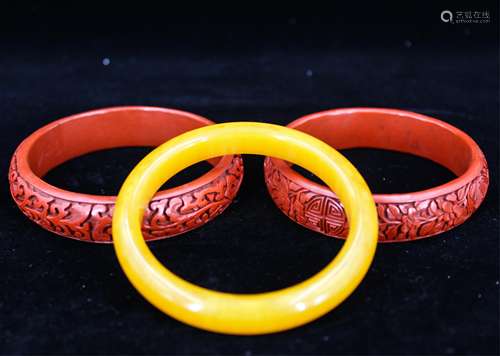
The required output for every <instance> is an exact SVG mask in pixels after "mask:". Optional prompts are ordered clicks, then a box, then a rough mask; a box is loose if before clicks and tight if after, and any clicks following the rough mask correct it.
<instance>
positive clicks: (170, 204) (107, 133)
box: [9, 107, 243, 242]
mask: <svg viewBox="0 0 500 356" xmlns="http://www.w3.org/2000/svg"><path fill="white" fill-rule="evenodd" d="M212 124H213V122H212V121H210V120H208V119H205V118H203V117H200V116H197V115H194V114H191V113H187V112H183V111H178V110H172V109H163V108H155V107H115V108H107V109H101V110H94V111H89V112H85V113H81V114H77V115H73V116H69V117H66V118H63V119H60V120H56V121H54V122H51V123H50V124H48V125H46V126H44V127H42V128H40V129H38V130H37V131H35V132H34V133H33V134H31V135H30V136H29V137H27V138H26V139H25V140H24V141H23V142H22V143H21V144H20V145H19V147H18V148H17V149H16V151H15V153H14V155H13V156H12V160H11V164H10V169H9V182H10V191H11V194H12V197H13V198H14V201H15V202H16V204H17V205H18V206H19V208H20V209H21V211H22V212H23V213H24V214H25V215H26V216H27V217H28V218H30V219H31V220H33V221H34V222H36V223H37V224H39V225H40V226H42V227H43V228H45V229H47V230H49V231H52V232H54V233H56V234H58V235H61V236H66V237H70V238H73V239H77V240H82V241H88V242H111V241H112V237H111V219H112V214H113V210H114V203H115V199H116V197H114V196H100V195H91V194H81V193H76V192H70V191H65V190H62V189H59V188H57V187H54V186H52V185H50V184H48V183H46V182H45V181H43V180H42V179H41V177H43V176H44V174H46V173H47V172H48V171H49V170H51V169H52V168H54V167H55V166H57V165H59V164H61V163H63V162H65V161H67V160H69V159H72V158H74V157H77V156H80V155H83V154H85V153H89V152H93V151H97V150H103V149H111V148H116V147H131V146H157V145H159V144H161V143H163V142H165V141H166V140H168V139H170V138H172V137H175V136H177V135H179V134H181V133H183V132H186V131H189V130H192V129H195V128H198V127H202V126H207V125H212ZM209 163H210V164H211V165H212V166H213V168H212V169H211V170H210V171H209V172H207V173H206V174H204V175H202V176H201V177H199V178H197V179H195V180H193V181H192V182H189V183H187V184H184V185H181V186H179V187H175V188H172V189H168V190H165V191H161V192H159V193H158V194H157V195H156V196H155V197H154V198H153V200H152V201H151V202H149V204H148V206H147V209H146V212H145V216H144V222H143V233H144V237H145V239H146V240H155V239H160V238H165V237H169V236H173V235H177V234H181V233H184V232H186V231H189V230H192V229H194V228H197V227H198V226H201V225H203V224H204V223H206V222H207V221H210V220H211V219H213V218H214V217H216V216H217V215H218V214H220V213H221V212H222V211H224V209H225V208H226V207H227V206H228V205H229V204H230V203H231V201H232V199H233V198H234V196H235V195H236V193H237V191H238V189H239V186H240V184H241V180H242V178H243V162H242V160H241V157H240V156H224V157H221V158H214V159H212V160H210V161H209Z"/></svg>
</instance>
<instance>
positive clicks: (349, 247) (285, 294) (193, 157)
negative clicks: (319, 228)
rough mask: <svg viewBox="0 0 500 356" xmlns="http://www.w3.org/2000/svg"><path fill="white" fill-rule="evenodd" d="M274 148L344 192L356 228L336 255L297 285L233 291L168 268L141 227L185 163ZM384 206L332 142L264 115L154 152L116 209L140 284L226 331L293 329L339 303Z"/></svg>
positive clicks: (130, 271) (364, 259) (189, 316)
mask: <svg viewBox="0 0 500 356" xmlns="http://www.w3.org/2000/svg"><path fill="white" fill-rule="evenodd" d="M237 153H248V154H261V155H272V156H275V157H279V158H281V159H286V160H288V161H290V162H294V163H296V164H298V165H300V166H302V167H304V168H306V169H309V170H310V171H312V172H313V173H315V174H316V175H317V176H318V177H321V178H322V179H323V180H324V181H325V182H326V183H327V184H328V185H329V186H331V187H332V188H333V189H335V191H336V192H337V193H338V196H339V198H340V199H341V200H342V202H343V203H344V206H345V210H346V214H347V216H348V217H349V221H350V223H351V228H350V230H349V235H348V237H347V240H346V242H345V244H344V246H343V247H342V249H341V251H340V252H339V254H338V255H337V256H336V257H335V259H334V260H333V261H332V262H331V263H330V264H328V265H327V266H326V267H325V268H324V269H323V270H322V271H321V272H319V273H317V274H316V275H314V276H313V277H311V278H309V279H308V280H306V281H304V282H302V283H299V284H297V285H295V286H292V287H288V288H285V289H282V290H277V291H273V292H268V293H260V294H231V293H221V292H216V291H213V290H209V289H205V288H202V287H199V286H196V285H194V284H191V283H189V282H187V281H185V280H183V279H181V278H180V277H178V276H176V275H175V274H173V273H172V272H170V271H169V270H167V269H166V268H165V267H164V266H163V265H162V264H161V263H160V262H159V261H158V260H157V259H156V258H155V257H154V255H153V254H152V253H151V251H150V250H149V248H148V246H147V244H146V243H145V242H144V238H143V236H142V234H141V217H142V214H143V210H144V209H143V207H144V206H147V204H148V201H149V200H150V199H151V197H152V196H153V194H154V193H155V191H156V190H157V189H158V188H159V187H160V186H161V185H162V184H163V183H164V182H165V181H166V180H167V179H169V178H170V177H172V176H173V175H174V174H176V173H177V172H179V171H180V170H181V169H183V168H184V167H187V166H189V165H191V164H193V163H196V162H199V161H201V160H205V159H209V158H212V157H217V156H220V155H224V154H237ZM377 227H378V225H377V212H376V210H375V204H374V202H373V198H372V195H371V193H370V190H369V189H368V186H367V185H366V183H365V182H364V180H363V178H362V177H361V175H360V174H359V173H358V171H356V169H355V168H354V167H353V166H352V165H351V164H350V163H349V161H347V159H345V158H344V157H343V156H342V155H341V154H340V153H338V152H337V151H335V150H334V149H333V148H331V147H330V146H328V145H327V144H325V143H323V142H321V141H320V140H318V139H315V138H314V137H311V136H309V135H307V134H304V133H302V132H299V131H296V130H292V129H288V128H286V127H282V126H277V125H271V124H263V123H251V122H241V123H228V124H219V125H213V126H208V127H203V128H200V129H196V130H193V131H190V132H187V133H184V134H182V135H180V136H178V137H176V138H174V139H172V140H170V141H168V142H167V143H165V144H163V145H161V146H160V147H158V148H156V149H155V150H154V151H152V152H151V153H150V154H149V155H147V156H146V157H145V158H144V159H143V160H142V161H141V162H140V163H139V164H138V165H137V166H136V167H135V168H134V169H133V171H132V172H131V173H130V175H129V176H128V177H127V179H126V180H125V183H124V184H123V186H122V188H121V189H120V193H119V194H118V198H117V200H116V209H115V214H114V216H113V236H114V244H113V246H114V248H115V251H116V254H117V256H118V260H119V262H120V265H121V266H122V268H123V271H124V272H125V274H126V275H127V277H128V279H129V280H130V281H131V282H132V284H133V285H134V286H135V288H137V290H138V291H139V292H140V293H141V294H142V295H143V296H144V297H145V298H146V299H147V300H149V301H150V302H151V303H152V304H153V305H155V306H156V307H157V308H159V309H160V310H162V311H163V312H165V313H167V314H169V315H170V316H172V317H174V318H176V319H178V320H180V321H183V322H185V323H187V324H190V325H193V326H196V327H199V328H202V329H206V330H210V331H215V332H221V333H229V334H247V335H248V334H263V333H271V332H277V331H281V330H286V329H290V328H293V327H296V326H299V325H302V324H304V323H307V322H309V321H312V320H314V319H316V318H318V317H319V316H321V315H323V314H325V313H327V312H328V311H330V310H332V309H333V308H334V307H335V306H337V305H338V304H339V303H341V302H342V301H343V300H344V299H345V298H347V297H348V296H349V294H350V293H351V292H352V291H353V290H354V289H355V288H356V286H357V285H358V284H359V283H360V282H361V280H362V279H363V277H364V275H365V274H366V272H367V270H368V267H369V266H370V264H371V261H372V259H373V255H374V253H375V248H376V245H377Z"/></svg>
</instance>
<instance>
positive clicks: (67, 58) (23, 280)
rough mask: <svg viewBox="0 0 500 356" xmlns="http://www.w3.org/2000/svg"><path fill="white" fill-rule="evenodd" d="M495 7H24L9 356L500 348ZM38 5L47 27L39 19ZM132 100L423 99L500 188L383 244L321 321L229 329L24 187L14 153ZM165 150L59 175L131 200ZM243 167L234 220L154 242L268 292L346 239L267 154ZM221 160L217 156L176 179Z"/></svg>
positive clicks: (435, 180) (294, 112) (7, 204)
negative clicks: (294, 204)
mask: <svg viewBox="0 0 500 356" xmlns="http://www.w3.org/2000/svg"><path fill="white" fill-rule="evenodd" d="M491 6H492V5H487V6H483V5H477V7H479V9H480V10H483V9H485V8H486V9H489V11H490V13H491V18H492V19H491V23H490V24H475V25H461V24H456V25H449V24H444V23H442V22H441V21H440V20H439V13H440V10H439V9H431V8H429V9H428V10H426V11H424V12H418V13H417V14H413V15H408V16H406V18H405V20H402V19H401V18H400V17H398V16H396V15H397V12H396V14H395V12H394V11H393V12H389V13H388V12H386V11H382V10H380V9H379V12H368V11H367V13H366V14H363V18H362V19H361V20H360V19H358V20H353V23H350V22H349V21H350V20H349V19H346V18H343V17H341V16H339V15H338V14H337V15H336V16H332V17H329V16H323V17H304V16H297V15H294V16H281V17H276V18H273V17H270V16H269V17H268V18H266V19H264V20H257V19H252V18H250V17H245V18H243V19H241V20H238V19H236V20H235V19H232V20H231V21H229V20H227V19H226V18H224V17H223V16H220V17H219V18H216V19H213V18H212V19H210V18H209V17H206V18H201V17H200V18H196V19H188V20H189V24H186V23H184V24H183V23H181V22H182V21H180V20H179V19H178V18H176V20H175V23H167V22H168V21H166V19H168V18H169V17H168V16H167V17H165V18H164V17H162V16H163V15H161V14H156V15H154V14H153V19H152V20H151V22H148V21H146V20H145V19H144V18H142V17H141V16H140V15H138V16H139V17H141V19H142V21H141V22H140V24H138V22H133V23H130V22H129V21H128V20H129V19H131V18H132V15H130V14H129V15H128V17H127V18H125V20H124V21H123V22H122V21H119V20H117V19H116V17H115V18H114V20H112V21H111V22H110V23H108V22H107V21H108V20H105V19H103V18H99V19H98V20H96V22H95V23H94V22H93V21H89V22H84V21H81V19H80V21H76V22H72V21H71V19H68V18H65V19H63V20H61V22H60V21H56V20H57V19H58V17H57V13H56V14H53V13H52V14H50V16H49V17H48V19H46V21H45V20H43V21H42V20H40V17H42V18H43V17H44V16H45V15H47V14H48V12H47V11H44V10H40V9H39V8H37V7H35V8H30V9H29V11H27V12H26V14H25V15H23V16H25V17H27V22H29V23H30V25H29V26H28V27H27V28H23V23H24V22H23V23H21V24H18V23H17V20H16V19H17V17H15V16H13V17H12V18H11V17H8V18H7V17H6V18H5V20H6V22H4V24H3V25H2V26H3V27H2V28H3V29H7V30H8V29H10V28H11V27H12V28H13V30H12V31H10V32H9V31H3V32H2V34H1V37H0V46H1V48H2V51H1V52H0V109H1V110H0V113H1V120H0V123H1V128H0V142H1V144H2V150H1V151H0V155H1V156H0V158H1V160H0V162H1V165H0V167H1V174H2V176H3V177H4V180H3V184H2V185H1V189H0V194H1V203H2V205H1V209H0V219H1V221H2V228H1V229H0V271H1V272H0V274H1V278H0V352H1V353H4V354H18V353H23V354H26V353H37V354H40V353H43V354H82V353H84V354H89V353H92V354H94V353H99V354H110V353H111V354H116V353H119V354H123V353H125V354H139V353H148V354H157V353H163V354H245V355H251V354H498V352H499V315H498V314H499V253H498V251H499V242H498V218H499V214H498V184H497V182H498V118H499V110H498V107H499V90H498V75H499V73H498V29H497V27H498V20H497V10H496V8H492V7H491ZM466 8H470V9H472V10H476V5H473V4H472V5H469V6H468V7H466ZM346 11H347V10H346ZM151 12H152V13H154V11H153V10H151ZM141 15H142V12H141ZM18 16H20V15H18ZM35 18H37V19H38V20H40V21H39V22H38V23H37V24H33V23H32V22H30V21H29V20H33V19H35ZM351 19H352V17H351ZM365 20H366V22H364V21H365ZM354 22H355V23H354ZM5 23H6V24H5ZM94 25H95V26H94ZM105 58H107V59H109V64H108V65H104V64H103V60H104V59H105ZM118 105H153V106H162V107H172V108H177V109H182V110H187V111H191V112H194V113H197V114H200V115H204V116H206V117H208V118H210V119H212V120H214V121H216V122H227V121H238V120H243V121H246V120H248V121H263V122H273V123H278V124H287V123H288V122H290V121H292V120H293V119H295V118H297V117H299V116H301V115H305V114H307V113H311V112H314V111H319V110H325V109H329V108H336V107H352V106H373V107H392V108H399V109H405V110H411V111H416V112H419V113H423V114H427V115H430V116H434V117H437V118H440V119H442V120H444V121H447V122H449V123H451V124H452V125H455V126H457V127H459V128H461V129H463V130H464V131H466V132H467V133H468V134H470V135H471V136H472V137H473V138H474V139H475V140H476V142H477V143H478V144H479V146H480V147H481V148H482V149H483V151H484V153H485V155H486V158H487V160H488V162H489V164H490V170H491V185H490V189H489V192H488V195H487V197H486V200H485V202H484V203H483V205H482V206H481V207H480V209H479V210H478V211H477V212H476V214H475V215H473V216H472V217H471V219H470V220H468V221H467V222H466V223H465V224H464V225H462V226H460V227H458V228H456V229H454V230H452V231H450V232H447V233H444V234H442V235H439V236H437V237H434V238H429V239H425V240H422V241H417V242H411V243H403V244H384V245H379V247H378V250H377V253H376V256H375V260H374V263H373V265H372V267H371V268H370V271H369V273H368V274H367V276H366V278H365V279H364V280H363V282H362V283H361V285H360V286H359V287H358V288H357V289H356V291H355V292H354V293H353V294H352V296H351V297H349V298H348V299H347V300H346V301H345V302H344V303H342V304H341V305H340V306H339V307H338V308H336V309H335V310H333V311H332V312H330V313H328V314H327V315H325V316H324V317H322V318H320V319H319V320H317V321H314V322H312V323H310V324H308V325H305V326H303V327H300V328H298V329H294V330H291V331H286V332H282V333H278V334H273V335H264V336H255V337H238V336H225V335H219V334H213V333H209V332H205V331H201V330H198V329H194V328H192V327H190V326H187V325H184V324H181V323H180V322H177V321H176V320H173V319H171V318H170V317H168V316H166V315H164V314H163V313H161V312H160V311H158V310H156V309H155V308H154V307H153V306H151V305H150V304H149V303H148V302H147V301H145V300H144V299H143V298H142V297H141V295H140V294H139V293H138V292H137V291H136V290H135V289H134V288H133V287H132V285H131V284H130V283H129V282H128V280H127V279H126V277H125V276H124V274H123V273H122V271H121V269H120V267H119V265H118V262H117V259H116V256H115V254H114V251H113V248H112V246H110V245H108V246H103V245H92V244H87V243H82V242H76V241H71V240H69V239H65V238H61V237H57V236H55V235H53V234H52V233H49V232H47V231H45V230H42V229H41V228H39V227H38V226H37V225H35V224H34V223H31V222H30V221H29V220H28V219H27V218H26V217H24V216H23V215H22V214H21V212H20V211H19V210H18V209H17V207H16V206H15V204H14V202H13V201H12V199H11V198H10V195H9V191H8V181H7V168H8V163H9V159H10V156H11V154H12V153H13V151H14V150H15V148H16V146H17V145H18V144H19V143H20V142H21V140H22V139H23V138H24V137H26V136H27V135H29V134H30V133H31V132H33V131H34V130H36V129H37V128H39V127H40V126H41V125H43V124H45V123H48V122H50V121H52V120H54V119H57V118H60V117H64V116H66V115H70V114H73V113H77V112H81V111H85V110H89V109H94V108H102V107H109V106H118ZM147 151H148V149H146V148H128V149H117V150H112V151H106V152H98V153H94V154H90V155H87V156H84V157H80V158H77V159H74V160H72V161H70V162H67V163H65V164H63V165H61V166H60V167H57V168H55V169H54V170H53V171H51V172H49V174H48V175H47V177H46V180H47V181H48V182H50V183H52V184H54V185H57V186H60V187H63V188H65V189H70V190H75V191H80V192H87V193H96V194H114V193H116V192H117V191H118V189H119V186H120V184H121V182H122V181H123V179H124V178H125V177H126V175H127V173H128V172H129V171H130V169H131V168H132V167H133V166H134V164H136V163H137V162H138V161H139V160H140V159H141V157H143V155H144V154H145V153H146V152H147ZM345 154H346V155H347V157H348V158H349V159H351V160H352V162H353V163H354V164H355V165H356V166H357V167H358V168H359V170H360V172H361V173H362V174H363V175H364V176H365V178H366V180H367V182H368V183H369V185H370V187H371V188H372V190H373V191H374V192H392V193H395V192H404V191H406V192H408V191H413V190H418V189H425V188H427V187H431V186H434V185H437V184H440V183H444V182H446V181H447V180H449V179H451V178H453V175H452V174H451V173H450V172H449V171H448V170H446V169H445V168H443V167H440V166H438V165H436V164H434V163H432V162H429V161H427V160H424V159H420V158H416V157H412V156H408V155H403V154H396V153H391V152H385V151H378V150H350V151H346V152H345ZM244 163H245V178H244V182H243V185H242V187H241V191H240V193H239V195H238V198H237V200H236V201H235V202H234V203H233V204H232V205H231V206H230V207H229V208H228V209H227V211H226V212H225V213H224V214H223V215H221V216H220V217H218V218H217V219H216V220H215V221H213V222H210V223H208V224H207V225H205V226H204V227H202V228H200V229H197V230H195V231H192V232H189V233H187V234H185V235H182V236H179V237H175V238H172V239H168V240H163V241H158V242H153V243H151V244H150V247H151V249H152V250H153V251H154V253H155V255H156V256H157V257H158V258H159V259H160V260H161V261H162V262H163V263H164V264H165V265H166V266H167V267H168V268H170V269H171V270H172V271H174V272H175V273H177V274H178V275H180V276H182V277H183V278H185V279H187V280H189V281H192V282H194V283H197V284H199V285H202V286H205V287H208V288H212V289H216V290H221V291H229V292H261V291H269V290H273V289H277V288H282V287H285V286H288V285H290V284H292V283H297V282H299V281H302V280H304V279H306V278H307V277H309V276H312V275H313V274H314V273H315V272H317V271H319V270H320V269H321V268H322V267H324V266H325V265H326V264H327V263H328V262H329V261H330V260H331V259H332V258H334V256H335V254H336V253H337V251H338V250H339V249H340V247H341V246H342V241H339V240H336V239H332V238H327V237H324V236H321V235H318V234H315V233H313V232H311V231H309V230H306V229H304V228H302V227H300V226H298V225H297V224H295V223H293V222H292V221H290V220H289V219H288V218H287V217H286V216H284V215H283V214H282V213H281V212H280V211H279V210H278V209H277V208H276V207H275V206H274V204H273V202H272V200H271V199H270V197H269V196H268V194H267V191H266V187H265V184H264V181H263V172H262V157H257V156H245V157H244ZM207 169H208V166H207V165H206V164H204V163H201V164H198V165H196V166H195V167H191V168H190V169H188V170H186V171H185V172H183V173H182V174H180V175H178V176H177V177H176V178H175V179H174V181H173V182H171V183H168V184H169V185H176V184H179V183H182V182H185V181H189V180H190V179H192V178H194V177H195V176H197V175H200V174H202V173H203V172H204V171H206V170H207Z"/></svg>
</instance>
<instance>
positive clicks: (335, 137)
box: [264, 108, 489, 242]
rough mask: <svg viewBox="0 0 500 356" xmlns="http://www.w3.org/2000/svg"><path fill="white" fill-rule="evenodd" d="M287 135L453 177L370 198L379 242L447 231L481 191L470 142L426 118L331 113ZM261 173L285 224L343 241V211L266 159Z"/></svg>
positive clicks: (477, 153)
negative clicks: (414, 159)
mask: <svg viewBox="0 0 500 356" xmlns="http://www.w3.org/2000/svg"><path fill="white" fill-rule="evenodd" d="M288 127H291V128H294V129H297V130H300V131H303V132H306V133H308V134H311V135H313V136H315V137H317V138H319V139H321V140H322V141H324V142H326V143H328V144H330V145H331V146H332V147H334V148H336V149H348V148H361V147H363V148H379V149H386V150H393V151H399V152H404V153H410V154H413V155H417V156H421V157H424V158H428V159H430V160H432V161H434V162H436V163H439V164H441V165H443V166H445V167H447V168H448V169H450V170H451V171H452V172H453V173H455V174H456V175H457V178H456V179H454V180H452V181H450V182H448V183H446V184H443V185H440V186H438V187H435V188H431V189H427V190H423V191H419V192H414V193H403V194H374V200H375V203H376V205H377V211H378V217H379V241H380V242H397V241H409V240H416V239H420V238H424V237H428V236H433V235H436V234H439V233H441V232H444V231H447V230H450V229H452V228H453V227H455V226H457V225H460V224H462V223H463V222H464V221H465V220H467V218H469V217H470V216H471V215H472V213H474V211H476V209H477V208H478V207H479V205H480V204H481V202H482V201H483V199H484V197H485V195H486V191H487V189H488V183H489V176H488V166H487V163H486V160H485V158H484V155H483V153H482V152H481V149H480V148H479V147H478V145H477V144H476V143H475V142H474V140H473V139H472V138H471V137H469V136H468V135H467V134H465V133H464V132H462V131H461V130H459V129H457V128H456V127H453V126H451V125H449V124H447V123H445V122H443V121H440V120H437V119H434V118H431V117H428V116H424V115H420V114H416V113H413V112H408V111H402V110H392V109H375V108H350V109H337V110H330V111H324V112H320V113H316V114H312V115H308V116H305V117H302V118H300V119H298V120H296V121H293V122H292V123H290V124H289V125H288ZM264 171H265V180H266V184H267V187H268V190H269V192H270V194H271V197H272V198H273V200H274V202H275V203H276V205H277V206H278V207H279V208H280V209H281V210H282V211H283V212H284V213H285V214H286V215H288V217H290V218H291V219H292V220H294V221H296V222H298V223H299V224H301V225H303V226H305V227H307V228H309V229H311V230H314V231H318V232H321V233H323V234H325V235H328V236H334V237H345V236H346V234H347V229H348V225H347V220H346V217H345V213H344V208H343V206H342V204H341V203H340V201H339V200H338V198H337V197H336V195H335V194H334V193H333V192H332V191H331V190H329V189H328V188H327V187H326V186H323V185H320V184H317V183H315V182H312V181H311V180H309V179H306V178H305V177H303V176H302V175H300V174H299V173H297V172H296V171H294V170H293V169H292V167H291V166H290V165H289V164H288V163H286V162H285V161H282V160H279V159H275V158H269V157H268V158H266V160H265V162H264Z"/></svg>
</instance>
